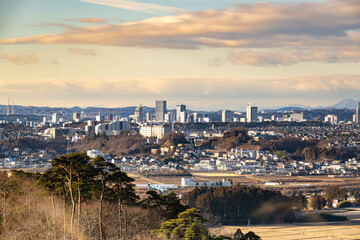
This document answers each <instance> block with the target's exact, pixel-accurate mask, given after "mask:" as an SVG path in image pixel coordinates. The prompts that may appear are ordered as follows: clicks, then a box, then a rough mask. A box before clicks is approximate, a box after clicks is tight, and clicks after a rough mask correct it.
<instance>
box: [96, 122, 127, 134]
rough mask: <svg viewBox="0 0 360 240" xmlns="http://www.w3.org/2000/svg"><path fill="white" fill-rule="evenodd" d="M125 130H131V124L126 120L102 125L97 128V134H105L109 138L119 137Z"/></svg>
mask: <svg viewBox="0 0 360 240" xmlns="http://www.w3.org/2000/svg"><path fill="white" fill-rule="evenodd" d="M123 130H130V125H129V122H128V121H126V120H121V121H113V122H111V123H101V124H98V125H96V126H95V133H96V134H101V133H103V132H105V133H106V135H107V136H110V135H118V134H119V133H120V132H121V131H123Z"/></svg>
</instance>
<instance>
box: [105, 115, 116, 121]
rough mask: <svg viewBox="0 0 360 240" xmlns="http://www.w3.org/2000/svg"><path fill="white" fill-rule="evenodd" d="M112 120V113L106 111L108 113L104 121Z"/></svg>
mask: <svg viewBox="0 0 360 240" xmlns="http://www.w3.org/2000/svg"><path fill="white" fill-rule="evenodd" d="M112 120H114V115H113V114H112V113H108V115H106V121H112Z"/></svg>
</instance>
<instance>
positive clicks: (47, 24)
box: [32, 22, 72, 28]
mask: <svg viewBox="0 0 360 240" xmlns="http://www.w3.org/2000/svg"><path fill="white" fill-rule="evenodd" d="M32 26H34V25H32ZM35 26H37V27H62V28H70V27H72V25H70V24H66V23H54V22H46V23H41V24H39V25H35Z"/></svg>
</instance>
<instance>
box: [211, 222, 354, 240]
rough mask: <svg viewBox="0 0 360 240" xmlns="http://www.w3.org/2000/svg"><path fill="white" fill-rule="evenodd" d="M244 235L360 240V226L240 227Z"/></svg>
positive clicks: (229, 231)
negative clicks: (252, 233)
mask: <svg viewBox="0 0 360 240" xmlns="http://www.w3.org/2000/svg"><path fill="white" fill-rule="evenodd" d="M237 228H238V227H235V226H225V227H220V228H212V229H211V232H212V233H214V234H216V235H220V234H224V235H227V236H233V234H234V233H235V232H236V229H237ZM240 229H241V231H242V232H243V233H246V232H248V231H253V232H255V233H256V234H257V235H259V236H260V237H261V239H263V240H303V239H304V240H305V239H317V240H329V239H331V240H340V239H342V240H350V239H351V240H355V239H360V225H354V224H353V223H340V224H339V223H336V224H335V225H331V224H325V225H324V224H312V225H310V224H307V225H304V224H303V225H294V224H289V225H276V226H274V225H273V226H252V227H240Z"/></svg>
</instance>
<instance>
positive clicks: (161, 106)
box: [155, 100, 167, 122]
mask: <svg viewBox="0 0 360 240" xmlns="http://www.w3.org/2000/svg"><path fill="white" fill-rule="evenodd" d="M166 112H167V110H166V101H165V100H158V101H156V108H155V121H157V122H163V121H164V115H165V113H166Z"/></svg>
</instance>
